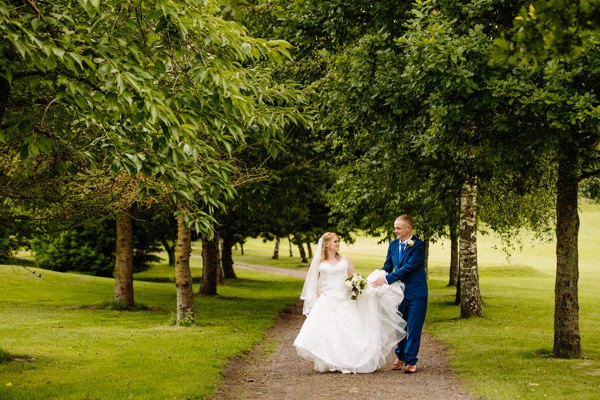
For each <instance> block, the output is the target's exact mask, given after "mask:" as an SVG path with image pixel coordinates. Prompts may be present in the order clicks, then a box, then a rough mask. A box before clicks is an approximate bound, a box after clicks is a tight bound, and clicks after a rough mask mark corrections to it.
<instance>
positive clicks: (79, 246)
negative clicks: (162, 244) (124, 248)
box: [31, 219, 160, 277]
mask: <svg viewBox="0 0 600 400" xmlns="http://www.w3.org/2000/svg"><path fill="white" fill-rule="evenodd" d="M31 248H32V250H33V252H34V254H35V261H36V264H37V265H38V266H39V267H40V268H44V269H49V270H53V271H59V272H66V271H74V272H82V273H85V274H90V275H95V276H104V277H111V276H112V275H113V270H114V267H115V250H116V229H115V221H114V220H110V219H107V220H104V221H101V222H99V223H98V224H97V225H95V226H90V227H80V228H74V229H71V230H69V231H64V232H58V233H57V234H54V235H47V236H45V237H38V238H35V239H33V240H32V241H31ZM157 251H160V248H159V247H158V246H157V245H155V244H154V242H153V241H152V239H151V238H148V236H147V230H145V229H135V228H134V256H133V264H134V272H142V271H145V270H147V269H148V268H149V265H150V263H151V262H156V261H159V260H160V259H159V258H158V257H157V256H156V255H154V254H151V253H153V252H157Z"/></svg>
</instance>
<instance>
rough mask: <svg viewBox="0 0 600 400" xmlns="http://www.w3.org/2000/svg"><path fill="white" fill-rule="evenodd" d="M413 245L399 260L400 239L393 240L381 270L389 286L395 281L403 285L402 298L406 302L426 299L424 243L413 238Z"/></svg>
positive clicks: (406, 249)
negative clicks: (406, 300)
mask: <svg viewBox="0 0 600 400" xmlns="http://www.w3.org/2000/svg"><path fill="white" fill-rule="evenodd" d="M412 240H413V241H414V242H415V244H414V245H413V246H411V247H407V248H405V250H404V253H403V254H402V259H401V260H400V259H399V254H398V250H399V249H398V246H399V245H400V239H396V240H393V241H392V242H391V243H390V246H389V247H388V252H387V256H386V258H385V263H384V264H383V270H384V271H386V272H387V273H388V275H387V276H386V277H385V279H386V280H387V282H388V283H389V284H392V283H394V282H396V281H398V280H399V281H401V282H403V283H404V298H406V299H408V300H413V299H420V298H422V297H427V295H428V290H427V274H426V273H425V242H423V241H422V240H421V239H417V238H415V237H414V236H413V237H412Z"/></svg>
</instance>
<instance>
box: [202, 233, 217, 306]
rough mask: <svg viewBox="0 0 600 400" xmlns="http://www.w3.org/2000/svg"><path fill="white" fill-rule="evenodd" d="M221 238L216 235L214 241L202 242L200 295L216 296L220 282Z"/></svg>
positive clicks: (206, 240) (204, 240) (205, 240)
mask: <svg viewBox="0 0 600 400" xmlns="http://www.w3.org/2000/svg"><path fill="white" fill-rule="evenodd" d="M220 264H221V263H220V260H219V237H218V235H216V234H215V236H214V237H213V238H212V239H210V240H209V239H203V240H202V285H200V294H202V295H205V296H215V295H216V294H217V284H218V282H219V270H220V269H221V265H220Z"/></svg>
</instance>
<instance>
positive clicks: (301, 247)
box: [298, 242, 308, 263]
mask: <svg viewBox="0 0 600 400" xmlns="http://www.w3.org/2000/svg"><path fill="white" fill-rule="evenodd" d="M298 251H299V252H300V260H301V262H303V263H307V262H308V259H307V258H306V252H305V251H304V246H303V245H302V242H300V243H298Z"/></svg>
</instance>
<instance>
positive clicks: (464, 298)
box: [459, 177, 483, 318]
mask: <svg viewBox="0 0 600 400" xmlns="http://www.w3.org/2000/svg"><path fill="white" fill-rule="evenodd" d="M459 254H460V267H459V279H460V317H461V318H470V317H480V316H482V315H483V308H482V305H481V293H480V292H479V273H478V269H477V178H475V177H473V178H470V179H468V180H467V181H466V182H465V183H464V184H463V186H462V190H461V194H460V234H459Z"/></svg>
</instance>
